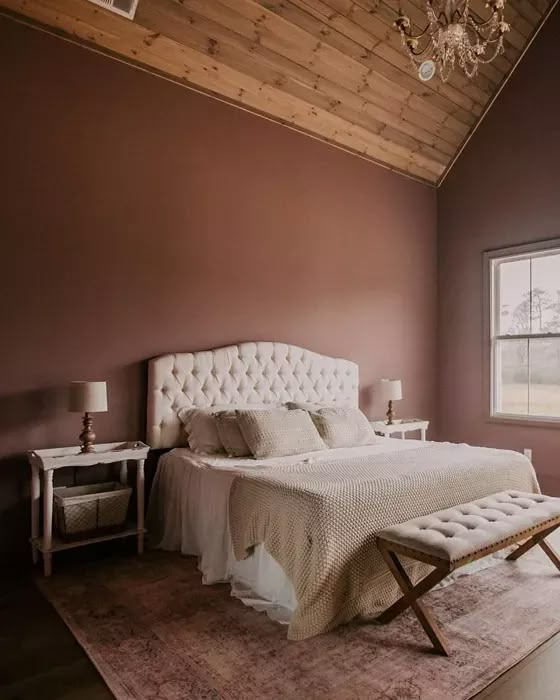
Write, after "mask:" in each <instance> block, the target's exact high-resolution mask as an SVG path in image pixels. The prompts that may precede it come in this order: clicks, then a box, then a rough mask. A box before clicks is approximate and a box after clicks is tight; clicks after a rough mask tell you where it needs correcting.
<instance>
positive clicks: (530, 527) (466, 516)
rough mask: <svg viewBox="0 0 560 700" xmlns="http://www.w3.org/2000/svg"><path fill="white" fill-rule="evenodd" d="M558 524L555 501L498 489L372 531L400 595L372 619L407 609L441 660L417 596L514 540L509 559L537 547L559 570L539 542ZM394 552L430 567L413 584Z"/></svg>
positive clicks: (439, 641)
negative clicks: (374, 532)
mask: <svg viewBox="0 0 560 700" xmlns="http://www.w3.org/2000/svg"><path fill="white" fill-rule="evenodd" d="M559 526H560V498H551V497H550V496H542V495H540V494H533V493H522V492H520V491H503V492H502V493H496V494H494V495H492V496H488V497H487V498H481V499H480V500H478V501H473V502H471V503H464V504H462V505H459V506H456V507H454V508H448V509H447V510H441V511H439V512H437V513H433V514H432V515H426V516H423V517H421V518H415V519H414V520H409V521H407V522H405V523H402V524H400V525H394V526H392V527H389V528H386V529H385V530H383V531H381V532H379V533H378V535H377V546H378V548H379V551H380V552H381V554H382V556H383V558H384V559H385V561H386V562H387V566H388V567H389V569H390V570H391V573H392V574H393V576H394V577H395V579H396V580H397V583H398V584H399V587H400V588H401V590H402V592H403V595H402V597H401V598H399V600H398V601H397V602H396V603H394V604H393V605H391V607H389V608H387V610H385V612H383V613H381V615H380V616H379V617H378V618H377V620H376V621H377V622H380V623H386V622H390V621H391V620H393V619H394V618H395V617H396V616H397V615H399V614H400V613H402V612H403V611H404V610H406V609H407V608H408V607H411V608H412V609H413V611H414V612H415V614H416V616H417V617H418V620H419V621H420V624H421V625H422V627H423V628H424V631H425V632H426V634H427V635H428V637H429V638H430V641H431V642H432V644H433V645H434V647H435V649H436V651H438V652H439V653H441V654H445V655H446V656H447V655H448V654H449V649H448V645H447V642H446V640H445V637H444V636H443V634H442V632H441V630H440V629H439V627H438V625H437V624H436V622H435V620H434V619H433V617H432V616H431V615H430V613H429V611H428V610H427V609H426V608H425V607H424V605H423V603H422V602H421V601H420V600H419V598H420V597H421V596H422V595H424V594H425V593H427V592H428V591H429V590H430V589H431V588H433V587H434V586H435V585H436V584H438V583H439V582H440V581H441V580H442V579H444V578H445V577H446V576H447V575H448V574H450V573H451V572H452V571H455V570H456V569H458V568H460V567H461V566H464V565H465V564H468V563H470V562H473V561H476V560H477V559H481V558H482V557H485V556H486V555H487V554H491V553H492V552H497V551H498V550H500V549H504V548H505V547H509V546H511V545H513V544H517V543H519V542H523V544H521V545H520V546H519V547H518V548H517V549H515V550H514V551H513V552H512V553H511V554H510V555H509V556H508V557H507V559H508V560H509V561H514V560H515V559H518V558H519V557H520V556H521V555H522V554H525V552H528V551H529V550H530V549H531V548H532V547H534V546H535V545H537V544H538V545H539V546H540V547H541V548H542V549H543V550H544V552H545V553H546V554H547V556H548V557H549V558H550V560H551V561H552V562H553V563H554V564H555V566H556V568H557V569H558V570H559V571H560V558H559V557H558V555H557V554H556V552H555V551H554V550H553V549H552V547H551V546H550V545H549V544H548V543H547V542H545V537H546V536H547V535H549V534H550V533H551V532H553V531H554V530H556V528H557V527H559ZM397 554H400V555H402V556H405V557H408V558H410V559H415V560H417V561H421V562H425V563H426V564H431V565H432V566H434V567H435V569H434V570H433V571H432V572H431V573H430V574H428V576H426V577H425V578H424V579H422V580H421V581H420V582H419V583H417V584H416V585H415V586H413V585H412V581H411V580H410V578H409V577H408V574H407V573H406V571H405V569H404V567H403V565H402V564H401V562H400V561H399V559H398V557H397ZM559 590H560V588H559Z"/></svg>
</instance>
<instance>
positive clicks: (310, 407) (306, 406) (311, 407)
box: [286, 401, 329, 411]
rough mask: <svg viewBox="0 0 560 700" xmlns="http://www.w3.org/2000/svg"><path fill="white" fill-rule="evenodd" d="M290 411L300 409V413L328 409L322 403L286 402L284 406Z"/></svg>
mask: <svg viewBox="0 0 560 700" xmlns="http://www.w3.org/2000/svg"><path fill="white" fill-rule="evenodd" d="M286 406H287V408H288V409H289V410H290V411H294V410H297V409H301V410H302V411H318V410H319V409H321V408H329V406H327V405H326V404H324V403H312V402H311V401H288V403H287V404H286Z"/></svg>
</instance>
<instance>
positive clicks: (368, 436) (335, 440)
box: [309, 408, 379, 448]
mask: <svg viewBox="0 0 560 700" xmlns="http://www.w3.org/2000/svg"><path fill="white" fill-rule="evenodd" d="M309 415H310V416H311V418H312V419H313V422H314V423H315V427H316V428H317V430H318V432H319V435H320V436H321V438H322V439H323V440H324V442H325V444H326V445H327V447H330V448H335V447H357V446H359V445H374V444H375V443H376V442H379V438H378V437H377V435H376V434H375V431H374V429H373V428H372V427H371V425H370V422H369V420H368V419H367V418H366V416H365V415H364V414H363V413H362V412H361V411H360V409H359V408H321V409H319V410H318V411H313V412H310V414H309Z"/></svg>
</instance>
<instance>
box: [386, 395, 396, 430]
mask: <svg viewBox="0 0 560 700" xmlns="http://www.w3.org/2000/svg"><path fill="white" fill-rule="evenodd" d="M386 415H387V425H393V419H394V418H395V412H394V411H393V402H392V401H391V400H390V401H389V408H388V410H387V414H386Z"/></svg>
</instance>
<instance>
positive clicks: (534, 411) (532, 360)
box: [529, 338, 560, 418]
mask: <svg viewBox="0 0 560 700" xmlns="http://www.w3.org/2000/svg"><path fill="white" fill-rule="evenodd" d="M529 367H530V372H529V381H530V386H529V413H530V414H531V415H534V416H552V417H556V418H560V338H535V339H534V340H530V341H529Z"/></svg>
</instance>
